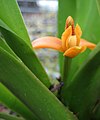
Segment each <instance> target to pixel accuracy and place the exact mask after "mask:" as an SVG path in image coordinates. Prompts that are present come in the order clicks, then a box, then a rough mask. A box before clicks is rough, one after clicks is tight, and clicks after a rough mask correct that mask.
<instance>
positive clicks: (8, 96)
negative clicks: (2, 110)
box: [0, 83, 37, 120]
mask: <svg viewBox="0 0 100 120" xmlns="http://www.w3.org/2000/svg"><path fill="white" fill-rule="evenodd" d="M0 102H1V103H3V104H4V105H6V106H7V107H9V108H10V109H12V110H13V111H15V112H17V113H18V114H20V115H21V116H23V117H24V118H26V119H27V120H37V119H36V117H35V115H34V114H33V113H32V112H31V111H30V110H29V109H28V108H27V107H26V106H25V105H24V104H23V103H22V102H20V101H19V99H18V98H16V97H15V96H14V95H13V94H12V93H11V92H10V91H9V90H8V89H7V88H6V87H5V86H4V85H2V84H1V83H0Z"/></svg>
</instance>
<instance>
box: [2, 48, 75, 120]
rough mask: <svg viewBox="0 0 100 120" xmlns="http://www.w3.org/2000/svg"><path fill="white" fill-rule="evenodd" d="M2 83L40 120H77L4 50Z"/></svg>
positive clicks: (23, 66) (28, 71)
mask: <svg viewBox="0 0 100 120" xmlns="http://www.w3.org/2000/svg"><path fill="white" fill-rule="evenodd" d="M0 81H1V82H2V83H3V84H4V85H5V86H6V87H7V88H8V89H10V90H11V91H12V92H13V93H14V94H15V95H16V96H17V97H18V98H19V99H20V100H21V101H22V102H23V103H24V104H25V105H26V106H27V107H28V108H29V109H30V110H31V111H32V112H33V113H35V114H36V116H37V117H38V118H39V120H61V119H62V120H68V119H70V120H76V118H75V116H74V115H73V114H72V113H71V112H70V111H69V110H68V109H67V108H65V107H64V106H63V105H62V104H61V103H60V102H59V100H58V99H57V98H56V97H55V96H54V95H53V94H52V93H51V92H50V91H49V90H48V89H47V88H46V87H45V86H44V85H43V84H42V83H41V82H40V81H39V80H38V79H37V78H36V77H35V76H34V75H33V73H32V72H31V71H30V70H29V69H28V68H27V67H26V66H25V65H24V64H23V63H21V62H19V61H18V60H17V59H15V58H14V57H13V56H11V55H10V54H9V53H7V52H6V51H4V50H3V49H2V48H0Z"/></svg>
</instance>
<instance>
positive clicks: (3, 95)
mask: <svg viewBox="0 0 100 120" xmlns="http://www.w3.org/2000/svg"><path fill="white" fill-rule="evenodd" d="M0 47H2V48H3V49H4V50H6V51H7V52H9V53H10V54H11V55H13V56H14V57H15V58H17V59H18V60H19V61H20V59H19V58H18V57H17V56H16V54H15V53H14V52H13V51H12V50H11V48H10V47H9V46H8V45H7V43H6V42H5V41H4V39H2V38H0ZM0 101H1V102H2V103H3V104H5V105H6V106H7V107H9V108H10V109H12V110H13V111H15V112H17V113H19V114H21V115H22V116H23V117H25V118H26V119H29V120H36V117H35V116H34V115H33V114H32V112H31V111H30V110H28V108H27V107H25V105H24V104H22V103H21V102H20V101H19V100H18V99H17V98H16V97H15V96H14V95H13V94H12V93H11V92H10V91H9V90H8V89H6V87H4V86H3V85H2V84H1V83H0Z"/></svg>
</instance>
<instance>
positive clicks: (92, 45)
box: [80, 39, 96, 50]
mask: <svg viewBox="0 0 100 120" xmlns="http://www.w3.org/2000/svg"><path fill="white" fill-rule="evenodd" d="M80 46H87V47H88V48H89V49H91V50H93V49H94V48H95V47H96V44H94V43H91V42H88V41H86V40H84V39H81V41H80Z"/></svg>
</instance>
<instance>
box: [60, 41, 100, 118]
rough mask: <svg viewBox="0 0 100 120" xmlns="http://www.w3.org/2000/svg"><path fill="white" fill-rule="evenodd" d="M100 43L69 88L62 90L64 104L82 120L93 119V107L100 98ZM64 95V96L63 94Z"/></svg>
mask: <svg viewBox="0 0 100 120" xmlns="http://www.w3.org/2000/svg"><path fill="white" fill-rule="evenodd" d="M99 78H100V43H99V44H98V46H97V47H96V48H95V49H94V50H93V52H91V53H90V54H89V56H88V58H87V59H86V61H85V62H84V64H83V65H82V66H81V67H80V69H79V70H78V71H77V73H76V74H75V76H74V77H73V80H72V82H71V83H70V84H69V86H68V87H65V86H64V88H63V89H62V96H63V99H64V103H65V104H66V105H68V106H69V108H70V109H71V110H72V111H73V112H75V113H77V115H78V116H79V118H80V120H88V119H89V118H90V117H91V113H92V111H93V107H94V105H95V103H96V102H97V100H98V98H99V97H100V79H99ZM63 93H64V94H63Z"/></svg>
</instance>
